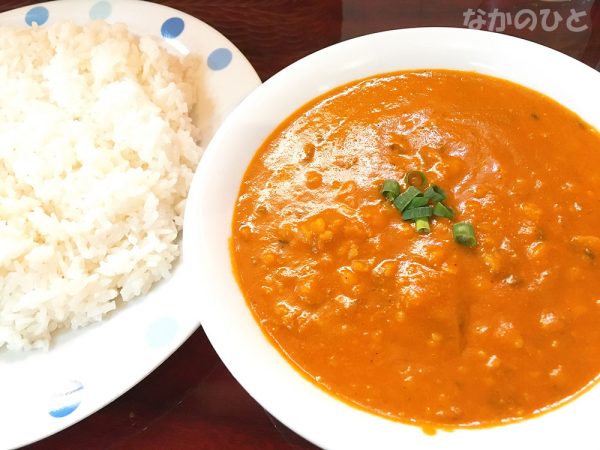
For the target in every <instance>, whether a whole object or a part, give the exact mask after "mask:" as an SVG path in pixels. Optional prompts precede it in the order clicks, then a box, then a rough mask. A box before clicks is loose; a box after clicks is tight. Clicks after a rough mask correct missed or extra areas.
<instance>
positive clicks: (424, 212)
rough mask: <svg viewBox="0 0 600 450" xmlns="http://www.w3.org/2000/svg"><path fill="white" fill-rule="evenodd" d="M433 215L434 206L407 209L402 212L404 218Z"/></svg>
mask: <svg viewBox="0 0 600 450" xmlns="http://www.w3.org/2000/svg"><path fill="white" fill-rule="evenodd" d="M432 215H433V208H432V207H431V206H422V207H420V208H413V209H407V210H406V211H404V212H403V213H402V218H403V219H404V220H414V219H423V218H426V217H431V216H432Z"/></svg>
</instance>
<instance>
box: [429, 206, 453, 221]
mask: <svg viewBox="0 0 600 450" xmlns="http://www.w3.org/2000/svg"><path fill="white" fill-rule="evenodd" d="M433 215H434V216H438V217H445V218H446V219H454V211H452V210H451V209H450V208H448V207H447V206H446V205H444V204H443V203H436V204H435V206H434V207H433Z"/></svg>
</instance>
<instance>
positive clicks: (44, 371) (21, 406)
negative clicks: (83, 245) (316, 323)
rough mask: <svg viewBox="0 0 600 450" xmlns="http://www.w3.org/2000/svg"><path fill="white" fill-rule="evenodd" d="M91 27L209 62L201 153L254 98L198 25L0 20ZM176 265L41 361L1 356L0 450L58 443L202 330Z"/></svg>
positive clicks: (81, 4) (92, 5) (248, 71)
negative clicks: (124, 32)
mask: <svg viewBox="0 0 600 450" xmlns="http://www.w3.org/2000/svg"><path fill="white" fill-rule="evenodd" d="M94 19H104V20H106V21H108V22H112V23H114V22H120V23H125V24H126V25H127V26H128V27H129V29H130V30H131V31H132V32H134V33H137V34H140V35H149V36H154V37H156V38H157V39H162V40H163V41H164V44H165V47H166V48H167V49H169V50H170V51H172V52H173V53H176V54H182V55H184V54H187V53H188V52H194V53H197V54H199V55H202V56H203V57H204V58H206V59H205V61H206V65H207V68H208V70H207V71H206V72H207V74H206V83H207V90H208V92H209V95H210V97H211V101H212V103H213V113H212V115H211V117H210V119H208V123H206V124H205V125H204V126H203V127H202V128H203V129H204V131H205V134H204V136H205V142H204V143H203V144H204V145H206V144H208V140H209V139H210V137H212V134H213V133H214V132H215V131H216V129H217V128H218V126H219V125H220V124H221V122H222V121H223V120H224V118H225V117H226V116H227V115H228V114H229V113H230V112H231V111H232V110H233V109H234V108H235V107H236V106H237V104H238V103H239V102H240V101H241V100H242V99H243V98H244V97H246V95H247V94H249V93H250V92H251V91H252V90H254V88H256V87H257V86H258V85H260V79H259V78H258V75H257V74H256V72H255V71H254V69H253V68H252V66H251V65H250V63H249V62H248V60H247V59H246V58H245V57H244V56H243V55H242V54H241V53H240V52H239V50H238V49H237V48H235V46H234V45H233V44H232V43H231V42H229V41H228V40H227V39H226V38H225V37H224V36H223V35H221V34H220V33H219V32H217V31H216V30H214V29H213V28H211V27H210V26H208V25H206V24H205V23H203V22H201V21H200V20H198V19H196V18H194V17H192V16H189V15H187V14H184V13H182V12H180V11H177V10H175V9H172V8H168V7H165V6H162V5H158V4H154V3H149V2H144V1H138V0H113V1H108V0H101V1H98V0H63V1H56V2H47V3H40V4H37V5H33V6H29V7H25V8H20V9H16V10H13V11H9V12H6V13H2V14H0V25H11V26H23V27H27V26H31V25H32V24H33V23H34V22H35V23H37V24H38V25H39V26H44V25H47V24H51V23H54V22H57V21H64V20H69V21H73V22H76V23H80V24H83V23H85V22H88V21H90V20H94ZM185 270H186V266H185V264H182V263H181V261H180V263H179V264H178V266H177V267H176V268H175V269H174V271H173V274H172V277H171V278H170V279H169V280H168V282H164V283H159V284H158V285H157V286H155V287H154V288H153V289H152V290H151V292H150V293H149V294H148V295H146V296H145V297H144V298H139V299H136V300H132V301H131V302H130V303H129V304H127V305H126V306H124V307H122V308H119V310H118V311H117V312H116V313H115V314H113V315H112V316H111V317H110V318H109V319H108V320H105V321H104V322H101V323H98V324H94V325H90V326H88V327H86V328H83V329H81V330H77V331H70V332H65V333H63V334H62V335H60V336H58V337H57V339H56V340H55V342H54V343H53V346H52V347H51V350H50V351H48V352H42V351H33V352H29V353H21V354H15V353H8V352H0V399H1V402H2V408H0V424H2V425H1V432H0V448H14V447H18V446H22V445H25V444H27V443H30V442H34V441H36V440H39V439H41V438H43V437H45V436H48V435H50V434H53V433H56V432H57V431H60V430H62V429H64V428H66V427H68V426H70V425H72V424H74V423H76V422H78V421H79V420H81V419H83V418H85V417H87V416H89V415H90V414H92V413H93V412H95V411H96V410H98V409H100V408H101V407H103V406H105V405H106V404H108V403H109V402H110V401H112V400H114V399H115V398H117V397H118V396H119V395H121V394H123V393H124V392H125V391H127V390H128V389H130V388H131V387H132V386H134V385H135V384H136V383H138V382H139V381H140V380H141V379H143V378H144V377H145V376H146V375H148V373H150V372H151V371H152V370H154V369H155V368H156V367H157V366H158V365H159V364H160V363H162V362H163V361H164V360H165V359H166V358H167V357H168V356H169V355H170V354H171V353H173V352H174V351H175V350H176V349H177V348H178V347H179V346H180V345H181V344H182V343H183V342H184V341H185V340H186V339H187V338H188V337H189V335H190V334H191V333H193V332H194V331H195V330H196V329H197V327H198V326H199V324H200V320H199V314H198V310H197V305H196V302H194V294H193V292H190V291H189V289H186V283H185V280H186V279H187V277H186V274H185Z"/></svg>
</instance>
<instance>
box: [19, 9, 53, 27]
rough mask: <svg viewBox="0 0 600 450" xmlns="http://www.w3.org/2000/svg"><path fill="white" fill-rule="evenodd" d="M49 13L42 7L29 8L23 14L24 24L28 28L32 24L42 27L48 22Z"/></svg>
mask: <svg viewBox="0 0 600 450" xmlns="http://www.w3.org/2000/svg"><path fill="white" fill-rule="evenodd" d="M49 16H50V13H49V12H48V8H45V7H43V6H36V7H34V8H31V9H30V10H29V11H27V14H25V23H26V24H27V25H29V26H32V25H33V24H34V23H35V24H37V25H44V24H45V23H46V22H47V21H48V17H49Z"/></svg>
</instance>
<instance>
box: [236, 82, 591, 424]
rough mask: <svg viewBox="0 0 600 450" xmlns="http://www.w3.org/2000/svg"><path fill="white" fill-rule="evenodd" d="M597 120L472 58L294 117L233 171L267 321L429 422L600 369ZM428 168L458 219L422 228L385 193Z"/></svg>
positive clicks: (388, 406)
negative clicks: (480, 71) (460, 232)
mask: <svg viewBox="0 0 600 450" xmlns="http://www.w3.org/2000/svg"><path fill="white" fill-rule="evenodd" d="M599 167H600V137H599V135H598V133H597V131H595V130H593V129H592V128H591V127H590V126H589V125H587V124H585V123H583V122H582V121H581V120H580V119H579V118H578V117H577V116H576V115H574V114H573V113H571V112H569V111H568V110H566V109H565V108H563V107H562V106H560V105H558V104H557V103H555V102H554V101H552V100H550V99H548V98H547V97H544V96H542V95H540V94H538V93H536V92H533V91H530V90H528V89H525V88H523V87H521V86H518V85H515V84H512V83H509V82H506V81H502V80H498V79H494V78H490V77H486V76H480V75H476V74H473V73H465V72H452V71H427V72H414V73H393V74H385V75H382V76H378V77H375V78H370V79H366V80H362V81H359V82H356V83H351V84H348V85H345V86H342V87H340V88H337V89H335V90H333V91H331V92H329V93H327V94H326V95H324V96H322V97H320V98H318V99H316V100H314V101H312V102H310V103H309V104H307V105H306V106H305V107H303V108H302V109H300V110H299V111H297V112H296V113H294V114H293V115H292V116H291V117H290V118H288V119H287V120H286V121H285V122H284V123H283V124H282V125H281V126H280V127H279V128H278V129H277V130H276V131H275V132H274V133H273V134H272V135H271V136H270V137H269V138H268V139H267V140H266V142H265V143H264V144H263V146H262V147H261V148H260V149H259V151H258V153H257V154H256V156H255V157H254V159H253V161H252V163H251V164H250V166H249V168H248V170H247V173H246V175H245V177H244V180H243V184H242V187H241V191H240V195H239V199H238V203H237V205H236V209H235V213H234V220H233V248H232V253H233V255H232V257H233V260H234V265H235V267H236V270H237V274H238V278H239V282H240V285H241V289H242V291H243V293H244V295H245V297H246V299H247V301H248V303H249V305H250V307H251V308H252V310H253V312H254V314H255V316H256V318H257V320H258V321H259V323H260V325H261V327H262V328H263V329H264V331H265V332H266V333H267V334H268V336H270V338H272V340H273V341H274V342H275V344H276V346H278V347H279V348H280V350H281V351H282V352H283V353H284V354H285V355H286V356H287V357H288V358H289V359H290V360H291V361H292V362H293V363H294V364H296V365H297V367H299V368H300V369H301V370H302V371H303V372H304V373H305V374H306V375H307V376H308V377H310V378H311V379H312V380H314V382H315V383H317V384H318V385H319V386H321V387H323V388H324V389H326V390H327V391H329V392H331V393H332V394H334V395H336V396H338V397H340V398H342V399H344V400H346V401H348V402H350V403H352V404H355V405H358V406H360V407H362V408H365V409H367V410H369V411H372V412H375V413H378V414H381V415H384V416H387V417H391V418H394V419H397V420H401V421H404V422H410V423H417V424H421V425H425V424H434V425H442V426H448V425H450V426H458V425H461V426H467V425H486V424H495V423H499V422H503V421H508V420H514V419H519V418H523V417H527V416H530V415H532V414H535V413H537V412H540V411H543V410H544V409H545V408H547V407H549V406H551V405H554V404H557V403H558V402H560V401H561V400H564V399H566V398H568V397H570V396H572V395H573V394H576V393H577V392H578V391H580V390H582V389H583V388H585V387H586V386H588V385H589V384H590V383H591V382H592V381H593V380H594V379H595V378H596V377H597V375H598V373H599V372H600V327H599V326H598V324H599V323H600V277H599V276H598V275H599V267H600V266H599V263H600V226H599V225H600V200H599V199H600V196H599V192H600V169H599ZM408 170H421V171H423V172H425V173H426V175H427V177H428V179H429V181H430V182H432V183H436V184H438V185H440V186H442V187H443V188H444V189H446V191H447V193H448V197H449V198H448V200H447V202H446V203H447V204H448V205H449V206H451V207H453V208H454V209H455V210H456V212H457V219H456V220H457V221H463V220H464V221H470V222H471V223H473V225H474V226H475V230H476V232H477V238H478V246H477V247H476V248H474V249H468V248H465V247H461V246H459V245H458V244H456V243H455V242H454V241H453V238H452V231H451V228H452V223H451V222H450V221H449V220H447V219H439V220H434V221H432V230H431V233H430V234H429V235H426V236H420V235H418V234H417V233H416V232H415V231H414V226H413V225H412V224H410V223H408V222H404V221H403V220H402V218H401V216H400V214H399V213H398V211H397V210H395V208H394V207H393V206H392V205H391V203H390V202H388V201H386V200H384V199H383V197H382V195H381V194H380V187H381V184H382V181H383V180H384V179H386V178H392V179H397V180H401V179H402V178H403V176H404V174H405V173H406V172H407V171H408Z"/></svg>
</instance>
